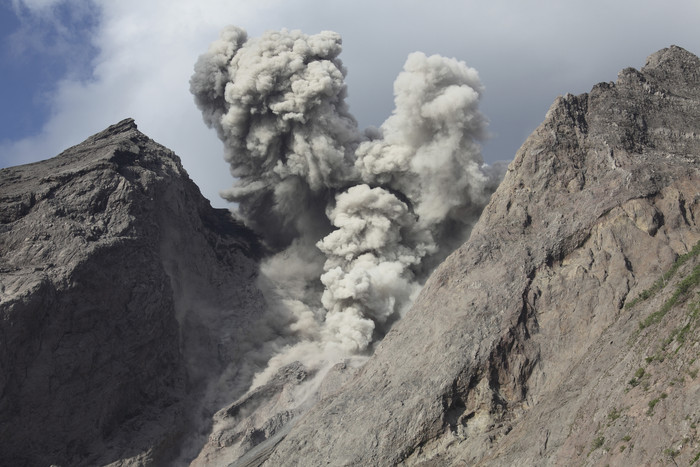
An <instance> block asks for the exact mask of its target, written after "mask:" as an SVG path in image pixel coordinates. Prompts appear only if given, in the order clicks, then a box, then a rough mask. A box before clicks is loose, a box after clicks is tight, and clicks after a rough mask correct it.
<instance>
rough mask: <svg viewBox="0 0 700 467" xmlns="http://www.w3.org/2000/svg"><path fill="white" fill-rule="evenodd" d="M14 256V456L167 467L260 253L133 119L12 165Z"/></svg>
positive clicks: (250, 311) (219, 362)
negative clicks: (40, 159) (162, 465)
mask: <svg viewBox="0 0 700 467" xmlns="http://www.w3.org/2000/svg"><path fill="white" fill-rule="evenodd" d="M0 252H1V256H0V317H1V319H0V339H1V340H0V439H1V440H2V442H1V443H0V459H1V461H0V464H2V465H13V466H22V465H50V464H52V463H55V464H61V465H103V464H108V463H110V462H113V461H120V462H123V463H124V464H129V463H130V462H132V463H134V464H139V463H143V464H146V465H154V464H159V463H162V462H166V461H167V459H169V458H172V457H173V456H176V455H177V453H178V451H179V446H180V445H182V444H183V442H182V439H183V437H186V438H193V437H194V438H196V437H195V436H194V435H193V434H192V433H191V429H192V428H193V427H194V426H196V425H197V422H198V420H195V418H194V417H195V416H197V415H198V412H200V411H203V412H207V411H209V412H210V413H211V411H213V410H214V409H212V408H211V407H208V406H207V404H215V402H213V401H211V400H210V398H209V399H208V398H207V394H208V391H209V390H210V388H211V387H212V385H213V384H214V383H213V382H214V381H217V379H218V378H219V376H220V375H221V374H222V373H224V372H225V370H226V368H227V367H228V366H230V365H235V364H236V363H237V361H236V359H237V358H238V354H236V350H237V348H238V346H239V345H240V340H241V337H240V333H241V332H242V331H243V330H245V329H246V328H247V327H249V325H248V323H250V322H251V320H253V319H254V317H255V316H256V314H257V313H258V311H259V310H260V309H261V307H262V300H261V298H260V296H259V292H258V291H257V288H256V287H255V284H254V281H255V275H256V271H257V261H256V259H255V258H256V257H257V256H258V255H259V252H258V246H257V243H256V241H255V240H254V238H253V237H252V236H251V234H250V233H249V232H248V231H247V230H246V229H244V228H243V227H242V226H240V225H238V224H236V223H235V222H234V221H233V220H232V218H231V217H230V214H229V213H228V212H227V211H225V210H214V209H212V208H211V207H210V206H209V203H208V202H207V201H206V200H205V199H204V198H203V197H202V196H201V194H200V193H199V190H198V188H197V187H196V186H195V185H194V183H193V182H192V181H191V180H190V179H189V177H188V176H187V174H186V173H185V172H184V170H183V168H182V166H181V165H180V162H179V159H178V158H177V156H175V155H174V154H173V153H172V151H170V150H168V149H166V148H164V147H162V146H160V145H158V144H156V143H154V142H153V141H151V140H149V139H148V138H147V137H145V136H144V135H143V134H141V133H140V132H139V131H138V130H137V129H136V125H135V124H134V122H133V120H125V121H123V122H121V123H119V124H117V125H114V126H112V127H110V128H109V129H107V130H105V131H104V132H102V133H99V134H97V135H95V136H93V137H91V138H89V139H88V140H86V141H85V142H83V143H82V144H80V145H78V146H75V147H73V148H70V149H68V150H67V151H65V152H64V153H62V154H61V155H59V156H57V157H55V158H53V159H49V160H47V161H43V162H39V163H36V164H30V165H25V166H20V167H13V168H8V169H2V170H0ZM200 401H204V402H200ZM216 408H219V407H216ZM129 459H131V461H130V460H129ZM120 465H121V464H120ZM139 465H141V464H139Z"/></svg>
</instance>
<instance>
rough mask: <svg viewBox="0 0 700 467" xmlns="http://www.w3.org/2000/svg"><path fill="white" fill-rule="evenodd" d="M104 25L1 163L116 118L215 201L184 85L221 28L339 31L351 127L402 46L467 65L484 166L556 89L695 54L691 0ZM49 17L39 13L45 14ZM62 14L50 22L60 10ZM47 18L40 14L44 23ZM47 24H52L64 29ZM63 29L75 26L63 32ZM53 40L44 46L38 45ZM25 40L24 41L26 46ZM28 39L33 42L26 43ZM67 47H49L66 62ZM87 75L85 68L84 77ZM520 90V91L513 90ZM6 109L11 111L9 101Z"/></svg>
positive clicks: (244, 13)
mask: <svg viewBox="0 0 700 467" xmlns="http://www.w3.org/2000/svg"><path fill="white" fill-rule="evenodd" d="M66 1H68V2H70V3H71V4H72V5H73V6H74V7H76V8H77V7H78V6H79V5H87V4H89V3H90V2H86V1H84V0H24V1H21V0H12V5H13V8H14V10H15V11H16V12H18V13H19V14H21V15H22V17H23V18H24V21H25V22H26V23H27V24H30V22H31V18H30V17H28V15H30V14H34V15H35V16H36V17H40V18H44V19H43V20H37V21H38V22H34V23H31V24H32V27H33V28H32V29H28V30H27V31H32V34H33V36H32V35H31V34H30V35H24V36H23V37H19V38H17V40H18V41H19V40H24V41H32V40H34V41H35V42H36V41H37V40H42V39H41V38H42V35H41V34H40V32H39V31H37V30H36V27H37V25H39V26H41V25H43V26H44V27H49V26H47V25H48V24H50V23H47V22H50V20H56V19H57V18H56V17H55V14H54V12H55V11H57V10H56V8H57V7H58V6H59V4H61V3H63V2H66ZM94 3H95V4H96V5H97V6H98V7H99V8H100V9H101V13H102V15H101V23H100V25H99V26H98V27H97V29H96V30H95V31H94V34H93V35H91V36H89V37H91V38H92V40H93V45H94V46H95V47H96V48H97V50H98V55H97V57H96V58H95V60H94V61H93V62H92V64H91V67H90V69H89V70H88V71H89V72H90V73H87V74H86V73H78V74H73V75H71V74H68V75H66V77H65V79H64V80H62V81H60V82H58V83H56V88H55V92H53V95H52V96H51V99H50V101H49V105H50V116H49V120H48V123H47V124H46V126H45V127H44V128H43V129H42V130H41V132H40V133H39V134H37V135H36V136H34V137H32V138H29V139H25V140H21V141H11V142H4V143H3V144H0V159H2V162H1V163H2V165H14V164H18V163H23V162H29V161H34V160H38V159H41V158H46V157H50V156H53V155H55V154H57V153H58V152H60V151H61V150H63V149H65V148H66V147H68V146H70V145H73V144H76V143H79V142H80V141H82V140H83V139H85V138H86V137H87V136H89V135H91V134H92V133H95V132H97V131H100V130H102V129H104V128H105V127H107V126H108V125H110V124H112V123H115V122H116V121H118V120H120V119H122V118H124V117H134V118H135V119H136V122H137V124H138V125H139V127H140V129H141V130H142V131H144V132H145V133H146V134H147V135H149V136H150V137H152V138H154V139H155V140H157V141H158V142H160V143H162V144H164V145H166V146H168V147H170V148H171V149H173V150H174V151H175V152H177V153H178V154H179V155H180V156H181V157H182V158H183V163H184V165H185V167H186V169H187V170H188V172H189V173H190V175H191V176H192V177H193V178H194V179H195V181H196V182H197V183H198V184H199V185H200V187H201V188H202V190H203V192H205V194H206V195H207V197H209V198H210V199H211V200H212V201H214V202H216V203H217V204H218V205H220V206H223V205H224V202H223V201H221V200H219V199H218V195H217V192H218V191H219V190H221V189H226V188H228V187H229V186H230V184H231V180H230V177H229V175H228V165H227V164H226V163H225V162H224V161H223V151H222V148H221V144H220V143H219V142H218V140H217V138H216V136H215V134H214V132H213V131H210V130H208V129H207V128H206V127H205V126H204V124H203V123H202V120H201V116H200V113H199V112H198V110H197V109H196V107H195V106H194V103H193V100H192V97H191V95H190V93H189V91H188V81H189V78H190V76H191V74H192V71H193V66H194V63H195V61H196V59H197V57H198V56H199V55H200V54H201V53H203V52H205V51H206V49H207V46H208V44H209V43H210V42H211V41H212V40H214V39H215V38H216V37H218V34H219V31H220V30H221V29H222V28H223V27H224V26H225V25H228V24H235V25H238V26H241V27H244V28H245V29H246V30H247V31H248V33H249V34H250V35H251V36H259V35H260V34H261V33H262V32H263V31H264V30H266V29H280V28H282V27H287V28H290V29H294V28H300V29H302V30H304V32H306V33H310V34H312V33H317V32H319V31H321V30H324V29H330V30H335V31H338V32H339V33H341V35H342V36H343V48H344V51H343V53H342V54H341V56H340V57H341V59H342V60H343V62H344V63H345V65H346V67H347V68H348V77H347V83H348V87H349V99H348V102H349V104H350V107H351V109H350V110H351V112H352V113H353V114H354V115H355V116H356V117H357V118H358V119H359V121H360V125H361V126H364V125H367V124H379V123H381V122H382V121H384V120H385V119H386V117H388V114H389V112H390V111H391V109H392V108H393V96H392V83H393V81H394V78H395V77H396V75H397V73H398V72H399V71H400V70H401V66H402V64H403V62H404V61H405V59H406V56H407V55H408V53H410V52H413V51H416V50H420V51H423V52H425V53H427V54H433V53H439V54H441V55H445V56H454V57H456V58H458V59H459V60H464V61H465V62H466V63H467V65H469V66H472V67H474V68H476V69H478V70H479V72H480V75H481V79H482V81H483V83H484V84H485V87H486V92H485V94H484V100H483V105H482V110H483V111H484V113H485V114H486V115H487V116H488V117H489V119H490V121H491V125H490V130H491V131H492V132H493V133H494V134H496V135H497V138H496V139H494V141H493V142H491V143H488V144H487V145H486V148H485V156H486V157H487V160H490V161H492V160H494V159H496V158H497V159H508V158H511V157H512V156H513V154H514V152H515V150H516V149H517V147H518V146H519V144H520V143H521V142H522V139H524V137H525V136H526V135H527V133H528V132H529V131H531V130H532V129H533V128H534V127H535V126H536V125H537V124H538V123H539V122H540V121H541V119H542V118H543V116H544V113H545V112H546V110H547V108H548V107H549V105H550V104H551V102H552V101H553V100H554V98H555V97H556V95H557V94H560V93H564V92H573V93H579V92H585V91H588V90H589V89H590V88H591V86H592V85H593V84H595V82H597V81H607V80H612V79H615V76H616V73H617V71H619V70H620V69H622V68H624V67H627V66H635V67H640V66H642V65H643V64H644V59H645V57H646V56H647V55H649V54H651V53H652V52H654V51H656V50H657V49H660V48H662V47H667V46H669V45H670V44H677V45H680V46H682V47H686V48H688V49H689V50H690V51H691V52H694V53H700V31H699V30H698V28H697V25H696V22H697V18H699V17H700V3H699V2H697V1H696V0H679V1H677V2H674V3H673V4H672V5H670V4H669V5H666V4H663V5H662V4H660V3H658V2H654V1H651V0H646V1H641V0H640V1H636V2H632V1H630V0H621V1H619V2H613V3H610V2H607V1H606V2H603V1H602V0H591V1H586V2H583V1H575V2H559V1H555V0H542V1H528V2H517V3H514V2H506V1H505V0H501V1H493V2H474V1H463V2H454V1H452V0H435V1H432V2H424V1H417V0H411V1H406V0H401V1H399V0H387V1H381V2H377V1H369V0H358V1H355V2H340V1H332V2H329V1H327V0H287V1H283V0H256V1H255V2H252V1H246V0H237V1H236V0H199V1H197V2H192V1H187V0H170V1H164V0H148V1H143V0H141V1H136V0H120V1H107V0H99V1H96V2H94ZM47 18H48V19H47ZM58 19H60V18H58ZM42 21H43V22H42ZM51 24H53V26H51V27H56V28H58V29H60V27H59V26H60V25H56V22H55V21H54V23H51ZM64 31H65V32H66V34H69V33H70V34H72V33H75V31H71V30H70V28H68V29H65V30H64ZM43 45H44V46H45V47H50V46H51V44H46V43H44V44H43ZM25 46H26V43H25ZM32 46H37V44H36V43H35V44H34V45H32ZM75 52H76V51H75V50H71V49H68V50H66V49H65V48H57V49H56V53H57V54H64V57H63V58H64V59H65V61H66V62H67V63H69V62H70V61H71V60H72V57H71V54H73V53H75ZM86 75H91V76H90V78H89V79H87V80H86V78H85V77H86ZM522 89H528V92H527V93H525V94H523V93H522V92H521V90H522ZM4 111H5V112H8V111H11V109H5V110H4Z"/></svg>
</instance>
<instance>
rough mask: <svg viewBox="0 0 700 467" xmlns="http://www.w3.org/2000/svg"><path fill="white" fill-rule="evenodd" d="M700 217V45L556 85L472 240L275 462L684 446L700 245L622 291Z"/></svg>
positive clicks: (693, 406)
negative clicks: (578, 85)
mask: <svg viewBox="0 0 700 467" xmlns="http://www.w3.org/2000/svg"><path fill="white" fill-rule="evenodd" d="M699 219H700V60H698V58H697V57H695V56H693V55H692V54H690V53H689V52H687V51H685V50H683V49H681V48H679V47H675V46H674V47H671V48H669V49H664V50H661V51H659V52H657V53H655V54H654V55H652V56H650V57H649V59H648V60H647V64H646V66H645V67H643V68H642V69H641V70H640V71H637V70H634V69H631V68H628V69H625V70H623V71H622V72H621V73H620V75H619V77H618V80H617V82H615V83H603V84H599V85H596V86H595V87H594V88H593V89H592V90H591V92H590V93H588V94H583V95H580V96H572V95H567V96H564V97H560V98H558V99H557V100H556V101H555V102H554V104H553V105H552V107H551V109H550V111H549V112H548V114H547V116H546V118H545V121H544V122H543V123H542V125H540V127H539V128H537V129H536V130H535V132H534V133H533V134H532V135H531V136H530V138H529V139H528V140H527V141H526V142H525V144H524V145H523V146H522V148H521V149H520V150H519V152H518V154H517V155H516V158H515V160H514V161H513V162H512V164H511V165H510V168H509V171H508V174H507V175H506V178H505V180H504V182H503V183H502V184H501V186H500V187H499V189H498V190H497V192H496V193H495V194H494V196H493V197H492V199H491V202H490V204H489V205H488V206H487V208H486V210H485V211H484V213H483V215H482V217H481V219H480V220H479V222H478V224H477V226H476V227H475V229H474V230H473V232H472V234H471V237H470V239H469V241H468V242H467V243H466V244H465V245H464V246H462V247H461V248H460V249H459V250H457V251H456V252H455V253H453V254H452V255H451V256H450V257H449V258H448V259H447V260H446V261H445V262H444V263H443V264H442V265H441V266H440V267H439V268H438V270H437V271H435V272H434V273H433V274H432V276H431V278H430V279H429V281H428V283H427V284H426V286H425V287H424V289H423V291H422V293H421V294H420V296H419V298H418V299H417V301H416V303H415V304H414V306H413V308H412V309H411V311H410V312H409V313H408V314H407V316H406V317H405V318H404V319H403V320H401V321H400V322H398V323H397V324H396V325H395V326H394V327H393V328H392V330H391V331H390V332H389V333H388V334H387V336H386V337H385V339H384V340H383V341H382V343H381V344H380V345H379V346H378V349H377V351H376V353H375V355H374V356H373V357H372V358H371V359H370V360H369V361H368V363H367V364H366V365H365V366H364V367H363V368H362V369H361V370H360V372H359V373H358V375H357V376H356V377H355V378H353V379H352V380H351V381H350V382H349V383H348V384H347V385H346V386H344V388H343V389H342V390H341V391H340V392H338V393H337V394H335V395H333V396H332V397H328V398H326V399H325V400H323V401H321V402H320V403H318V404H317V405H316V406H315V407H314V408H313V409H312V410H311V411H309V412H308V413H307V414H306V416H305V417H304V418H303V419H301V420H300V421H299V422H298V423H297V424H296V425H295V426H294V427H293V428H292V430H291V431H290V433H289V434H288V435H287V436H286V438H285V439H284V440H283V441H282V442H281V443H280V444H279V445H277V446H276V447H275V448H274V450H273V451H272V453H271V455H270V456H269V458H268V459H267V462H266V464H265V465H270V466H276V465H303V466H313V465H395V464H403V465H426V466H427V465H436V466H437V465H451V464H457V465H464V464H468V465H472V464H484V465H544V464H550V465H572V464H601V465H603V464H606V463H613V462H615V463H618V464H622V463H624V464H626V465H640V464H644V463H654V462H657V461H659V460H660V459H661V460H662V462H664V461H663V459H666V462H668V461H670V459H672V458H673V459H674V460H678V461H679V462H680V460H682V461H683V462H685V463H686V465H687V463H688V462H690V461H691V460H692V459H693V458H695V459H697V455H696V454H697V453H700V447H699V446H698V435H697V431H696V426H697V424H698V423H700V409H699V407H700V380H699V379H698V377H697V375H698V370H699V369H700V362H698V361H697V358H696V357H697V355H698V348H699V345H700V344H698V342H699V341H700V332H699V329H698V325H697V324H698V307H699V306H700V304H699V303H698V296H697V290H698V285H697V276H698V274H700V273H698V269H697V264H698V257H697V256H696V255H695V256H694V255H692V254H691V255H690V256H687V257H683V258H684V260H685V263H684V264H683V265H681V266H680V267H678V269H677V271H676V274H675V275H674V276H673V277H669V278H665V279H664V280H663V281H662V282H663V283H662V284H661V285H662V286H663V288H660V290H659V291H658V292H657V293H656V295H654V297H652V298H651V299H647V300H645V301H642V302H641V303H637V304H636V305H635V306H633V307H627V308H626V307H625V304H627V303H630V302H631V301H632V300H633V299H634V298H635V297H637V296H640V294H642V292H643V291H644V290H645V289H647V288H649V287H650V286H652V284H653V283H654V282H655V281H656V280H657V279H659V278H660V277H661V274H662V273H663V272H664V271H666V270H668V269H669V268H670V267H671V265H672V264H673V263H674V261H675V260H676V259H677V258H678V257H679V255H683V254H686V253H688V252H689V251H691V250H692V248H693V247H694V246H695V245H696V244H697V242H698V241H699V240H700V228H699V225H698V222H699ZM693 278H695V279H693ZM678 286H680V288H679V287H678ZM676 289H678V290H679V292H678V294H676V295H677V297H676V302H675V304H674V303H671V305H672V306H667V307H665V308H667V309H666V311H665V314H664V313H657V311H661V310H664V309H665V308H664V307H663V304H664V303H665V300H666V299H668V298H671V297H672V296H673V295H674V294H675V291H676ZM648 295H650V294H649V293H647V294H642V297H645V296H648ZM652 313H656V314H655V315H652ZM650 316H652V318H649V317H650ZM654 316H655V317H654ZM646 320H648V322H647V321H646ZM640 322H641V323H642V324H640ZM642 328H643V329H642ZM679 336H682V339H681V338H679ZM659 352H660V353H659ZM664 352H665V353H664ZM645 375H646V376H645ZM644 378H646V379H644ZM633 379H634V381H633ZM631 381H632V382H631ZM640 382H641V383H640ZM679 465H680V464H679Z"/></svg>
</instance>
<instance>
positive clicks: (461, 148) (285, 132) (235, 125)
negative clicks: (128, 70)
mask: <svg viewBox="0 0 700 467" xmlns="http://www.w3.org/2000/svg"><path fill="white" fill-rule="evenodd" d="M340 52H341V39H340V36H339V35H338V34H336V33H333V32H321V33H320V34H316V35H306V34H303V33H301V32H299V31H286V30H282V31H280V32H267V33H265V34H264V35H263V36H262V37H260V38H258V39H254V38H248V36H247V34H246V32H245V31H243V30H242V29H240V28H236V27H229V28H227V29H225V30H224V31H223V32H222V34H221V37H220V38H219V39H218V40H217V41H215V42H214V43H213V44H212V45H211V46H210V48H209V51H208V52H207V53H205V54H204V55H202V56H201V57H200V58H199V60H198V62H197V64H196V66H195V73H194V75H193V76H192V79H191V82H190V84H191V91H192V93H193V94H194V96H195V101H196V103H197V106H198V107H199V108H200V109H201V110H202V113H203V115H204V120H205V122H206V123H207V124H208V125H209V126H211V127H214V128H215V129H216V130H217V132H218V135H219V137H220V138H221V140H222V141H223V142H224V143H225V158H226V160H227V161H228V162H229V163H230V164H231V173H232V175H233V176H234V178H235V181H234V184H233V186H232V188H230V189H229V190H227V191H226V192H225V193H224V196H225V197H226V198H227V199H229V200H230V201H232V202H235V203H238V213H239V215H240V216H241V218H242V219H243V220H244V221H245V222H246V223H247V225H249V226H250V227H251V228H253V229H254V230H255V231H256V232H257V233H258V234H259V235H260V236H261V238H262V239H263V240H264V242H265V243H266V244H267V245H268V247H269V248H270V249H271V251H273V253H274V254H272V255H271V256H269V257H268V258H267V259H266V260H265V262H264V263H263V265H262V269H261V272H262V274H261V277H262V278H261V283H260V286H261V289H262V290H263V291H264V293H265V297H266V299H267V300H268V306H269V313H268V316H266V317H265V320H264V321H265V323H266V324H265V325H266V326H269V328H270V329H271V330H272V331H270V332H269V336H270V337H269V339H268V341H267V342H266V343H265V344H264V345H262V346H261V347H260V348H265V349H266V352H268V354H267V355H266V358H269V359H270V360H269V363H268V368H267V369H266V370H265V371H264V372H262V373H260V374H259V375H258V377H257V378H256V383H255V384H254V385H257V384H262V383H263V382H264V381H265V379H266V378H268V377H269V376H270V375H272V374H274V372H275V371H276V369H277V368H279V367H281V366H282V365H285V364H288V363H290V362H292V361H294V360H300V361H302V362H303V363H304V364H306V365H309V366H312V367H313V366H316V367H318V366H320V365H323V364H324V362H326V363H327V362H329V361H330V362H331V363H332V362H333V361H334V360H336V359H340V358H343V357H347V356H350V355H363V354H364V355H366V354H367V353H368V352H370V351H371V348H372V345H373V343H374V342H376V341H377V340H378V339H380V338H381V337H382V336H383V335H384V334H385V333H386V332H387V331H388V329H389V327H390V326H391V324H392V323H393V322H395V321H396V320H397V319H400V318H401V317H402V316H403V314H404V313H405V311H406V310H407V309H408V308H409V306H410V305H411V303H412V301H413V299H414V298H415V296H416V295H417V293H418V292H419V290H420V288H421V286H422V284H423V281H424V280H425V279H426V277H427V275H428V274H429V272H430V271H431V270H432V268H433V267H434V266H435V265H436V264H437V263H439V262H440V261H441V260H442V259H444V257H445V256H446V255H447V254H449V253H450V252H451V251H452V250H453V249H454V248H455V247H456V246H458V245H459V244H461V243H462V242H463V241H464V240H465V239H466V237H467V235H468V233H469V231H470V229H471V227H472V225H473V224H474V222H476V219H477V218H478V215H479V213H480V212H481V210H482V208H483V207H484V206H485V204H486V202H487V201H488V198H489V196H490V194H491V193H492V192H493V189H494V188H495V185H496V183H497V181H496V179H499V178H500V176H501V175H502V174H501V171H500V170H495V171H494V170H490V171H489V168H488V167H487V166H485V165H484V163H483V160H482V158H481V153H480V146H479V141H480V140H482V139H483V138H485V136H486V126H487V121H486V118H485V117H484V116H483V115H482V114H481V112H480V111H479V108H478V105H479V99H480V97H481V94H482V93H483V86H482V85H481V82H480V80H479V76H478V73H477V72H476V71H475V70H474V69H472V68H469V67H467V66H466V65H465V64H464V63H463V62H460V61H458V60H456V59H449V58H444V57H441V56H437V55H433V56H430V57H428V56H426V55H424V54H422V53H413V54H411V55H409V57H408V59H407V61H406V64H405V66H404V70H403V71H402V72H401V73H400V74H399V76H398V78H397V79H396V82H395V85H394V93H395V102H396V109H395V110H394V112H393V114H392V115H391V116H390V117H389V118H388V119H387V120H386V122H385V123H384V124H383V125H382V126H381V127H380V128H379V129H370V130H367V131H365V132H364V133H362V132H360V131H359V129H358V128H357V123H356V121H355V119H354V118H353V117H352V115H351V114H350V112H349V109H348V106H347V104H346V103H345V98H346V95H347V90H346V86H345V83H344V78H345V69H344V67H343V65H342V63H341V61H340V59H339V58H338V57H339V54H340ZM256 335H261V333H259V332H257V333H256Z"/></svg>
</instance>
